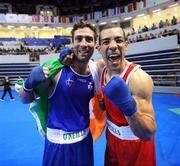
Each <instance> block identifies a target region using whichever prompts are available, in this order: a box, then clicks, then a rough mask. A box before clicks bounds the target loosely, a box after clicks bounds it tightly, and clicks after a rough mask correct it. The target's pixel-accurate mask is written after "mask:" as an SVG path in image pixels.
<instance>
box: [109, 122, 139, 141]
mask: <svg viewBox="0 0 180 166" xmlns="http://www.w3.org/2000/svg"><path fill="white" fill-rule="evenodd" d="M107 127H108V130H109V131H110V132H111V134H113V135H114V136H116V137H118V138H120V139H122V140H137V139H139V138H138V137H137V136H135V135H134V133H133V132H132V130H131V128H130V127H129V126H121V127H119V126H117V125H115V124H114V123H112V122H111V121H110V120H108V119H107Z"/></svg>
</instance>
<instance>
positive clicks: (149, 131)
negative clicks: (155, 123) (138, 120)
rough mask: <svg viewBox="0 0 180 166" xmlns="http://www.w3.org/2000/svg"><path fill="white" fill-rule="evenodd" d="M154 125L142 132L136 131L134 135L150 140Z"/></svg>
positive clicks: (152, 136)
mask: <svg viewBox="0 0 180 166" xmlns="http://www.w3.org/2000/svg"><path fill="white" fill-rule="evenodd" d="M155 132H156V127H154V128H152V129H147V130H144V131H143V132H140V133H136V134H135V135H136V136H137V137H138V138H139V139H141V140H143V141H151V140H152V139H153V138H154V134H155Z"/></svg>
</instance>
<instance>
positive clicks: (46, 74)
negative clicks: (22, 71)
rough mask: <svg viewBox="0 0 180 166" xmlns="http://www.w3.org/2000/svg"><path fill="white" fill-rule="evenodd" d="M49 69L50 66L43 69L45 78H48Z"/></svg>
mask: <svg viewBox="0 0 180 166" xmlns="http://www.w3.org/2000/svg"><path fill="white" fill-rule="evenodd" d="M50 69H51V66H48V67H43V72H44V75H45V77H46V78H48V76H49V74H50Z"/></svg>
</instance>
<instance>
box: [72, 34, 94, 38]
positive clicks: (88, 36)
mask: <svg viewBox="0 0 180 166" xmlns="http://www.w3.org/2000/svg"><path fill="white" fill-rule="evenodd" d="M76 37H82V38H83V37H84V38H87V37H90V38H93V36H88V35H86V36H83V35H77V36H75V38H76Z"/></svg>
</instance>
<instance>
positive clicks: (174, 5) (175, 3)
mask: <svg viewBox="0 0 180 166" xmlns="http://www.w3.org/2000/svg"><path fill="white" fill-rule="evenodd" d="M177 5H178V4H177V3H175V4H173V5H170V6H169V7H174V6H177Z"/></svg>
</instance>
